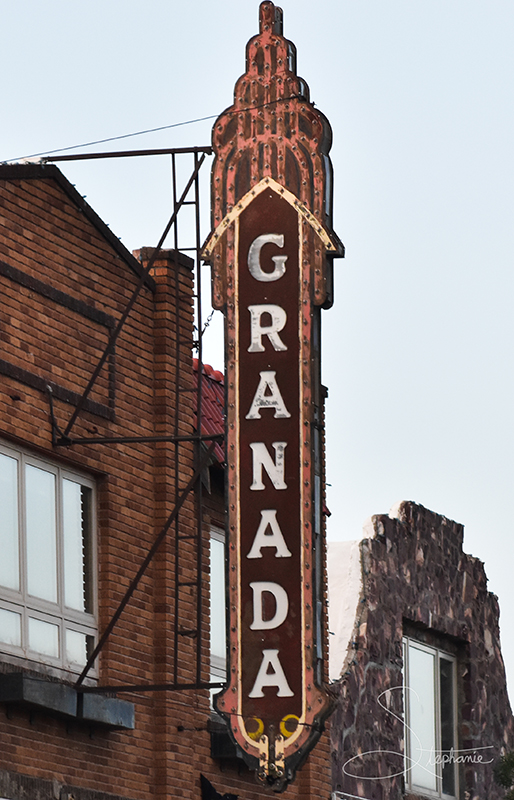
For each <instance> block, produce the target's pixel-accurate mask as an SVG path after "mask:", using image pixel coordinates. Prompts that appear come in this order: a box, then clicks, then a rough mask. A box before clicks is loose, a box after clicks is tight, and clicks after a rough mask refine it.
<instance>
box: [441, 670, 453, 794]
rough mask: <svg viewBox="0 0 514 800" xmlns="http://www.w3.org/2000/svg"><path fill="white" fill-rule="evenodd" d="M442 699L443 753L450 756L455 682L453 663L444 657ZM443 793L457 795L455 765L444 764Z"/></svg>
mask: <svg viewBox="0 0 514 800" xmlns="http://www.w3.org/2000/svg"><path fill="white" fill-rule="evenodd" d="M439 678H440V698H441V751H442V754H443V755H447V756H448V755H449V754H450V750H451V748H452V747H455V741H454V730H455V727H454V719H453V716H454V715H453V708H454V681H453V661H450V660H449V659H447V658H444V657H443V656H441V657H440V659H439ZM442 778H443V792H444V793H445V794H455V763H454V762H453V763H448V764H446V763H444V764H443V770H442Z"/></svg>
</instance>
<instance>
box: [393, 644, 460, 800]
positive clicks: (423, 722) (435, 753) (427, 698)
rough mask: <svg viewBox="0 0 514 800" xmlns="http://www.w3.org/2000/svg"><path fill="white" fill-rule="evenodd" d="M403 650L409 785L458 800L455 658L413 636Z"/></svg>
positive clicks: (406, 766)
mask: <svg viewBox="0 0 514 800" xmlns="http://www.w3.org/2000/svg"><path fill="white" fill-rule="evenodd" d="M403 647H404V657H403V664H404V709H405V744H406V750H405V754H406V759H405V782H406V785H407V787H408V788H409V789H411V790H412V791H419V792H422V793H423V794H424V795H428V796H433V797H442V798H444V797H457V795H458V791H457V781H458V775H457V769H456V757H457V754H456V751H457V748H458V745H457V726H456V720H457V709H456V696H457V692H456V660H455V657H454V656H452V655H449V654H448V653H445V652H443V651H442V650H439V649H438V648H435V647H429V646H427V645H425V644H421V643H420V642H417V641H416V640H414V639H411V638H409V637H406V638H404V641H403Z"/></svg>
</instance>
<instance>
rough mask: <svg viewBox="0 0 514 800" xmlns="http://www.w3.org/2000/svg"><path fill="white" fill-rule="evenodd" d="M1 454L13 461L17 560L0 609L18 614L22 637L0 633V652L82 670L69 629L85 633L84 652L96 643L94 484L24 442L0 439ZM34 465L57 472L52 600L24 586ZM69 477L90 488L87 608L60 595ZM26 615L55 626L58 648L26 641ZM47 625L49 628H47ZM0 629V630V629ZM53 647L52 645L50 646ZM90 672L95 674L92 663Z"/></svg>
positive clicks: (13, 657) (1, 591) (0, 594)
mask: <svg viewBox="0 0 514 800" xmlns="http://www.w3.org/2000/svg"><path fill="white" fill-rule="evenodd" d="M0 454H2V455H4V456H7V457H8V458H12V459H14V460H15V461H16V462H17V484H18V493H17V498H16V500H17V513H18V561H19V586H18V588H17V589H13V588H9V587H6V586H1V585H0V612H1V611H2V610H4V611H7V612H12V613H15V614H17V615H19V616H20V623H21V637H20V638H21V641H20V642H19V644H15V643H7V642H4V641H1V639H0V654H1V655H0V658H1V659H2V660H4V661H12V662H13V663H19V659H23V661H25V660H27V661H28V662H30V663H31V665H32V664H33V663H34V662H35V663H38V664H45V665H47V666H48V667H50V668H56V669H57V671H62V670H66V671H71V672H73V673H80V672H81V671H82V669H83V667H84V662H83V661H82V660H81V663H78V662H75V661H73V660H72V659H71V658H70V657H69V656H68V654H67V652H66V635H67V631H70V632H71V633H73V632H76V633H78V634H80V635H81V636H85V637H86V642H87V655H89V653H90V652H91V650H92V648H93V647H94V644H95V640H96V638H97V634H98V625H97V582H96V572H97V570H96V535H95V532H96V487H95V482H94V481H93V480H92V479H91V478H90V477H89V476H87V475H85V474H83V473H81V472H78V471H75V470H72V469H70V468H68V467H67V466H63V465H61V464H58V463H54V462H51V461H47V460H45V459H43V458H41V457H39V456H34V455H33V454H32V453H30V451H28V450H25V449H24V448H15V447H13V446H11V445H7V444H5V443H0ZM27 466H32V467H35V468H37V469H41V470H44V471H45V472H48V473H50V474H52V475H54V477H55V487H56V493H55V505H56V508H55V520H56V525H55V528H56V545H55V546H56V564H55V566H56V580H57V585H56V602H54V601H52V600H48V599H43V598H40V597H35V596H33V595H30V594H29V592H28V586H27V583H28V581H27V575H28V556H27V530H26V521H27V520H26V512H25V500H26V497H25V476H26V467H27ZM64 480H68V481H72V482H74V483H78V484H80V485H81V486H84V487H87V488H88V489H90V490H91V508H90V531H89V536H90V541H89V542H88V550H89V553H88V556H89V564H88V570H87V573H88V574H87V580H88V584H89V591H88V600H89V608H88V610H87V611H81V610H78V609H74V608H70V607H68V606H66V604H65V599H64V587H65V583H64V580H65V576H64V572H65V564H64V557H65V556H64V530H63V491H62V486H63V481H64ZM29 620H35V621H36V622H37V621H38V620H39V621H41V622H44V623H49V624H51V625H52V626H55V627H56V630H57V641H58V652H57V653H56V654H51V653H50V652H47V653H42V652H38V651H37V650H35V649H31V648H30V646H29V624H30V622H29ZM48 630H50V629H48ZM0 634H1V631H0ZM49 649H51V648H49ZM90 675H91V677H94V676H96V675H97V672H96V671H95V669H91V672H90Z"/></svg>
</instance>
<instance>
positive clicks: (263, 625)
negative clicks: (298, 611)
mask: <svg viewBox="0 0 514 800" xmlns="http://www.w3.org/2000/svg"><path fill="white" fill-rule="evenodd" d="M250 588H251V590H252V592H253V622H252V624H251V625H250V630H252V631H266V630H268V631H269V630H272V629H273V628H278V626H279V625H282V623H283V622H284V620H285V618H286V617H287V612H288V611H289V598H288V596H287V592H286V590H285V589H284V588H283V587H282V586H280V584H279V583H272V582H271V581H254V582H253V583H251V584H250ZM263 592H269V593H270V594H272V595H273V597H274V598H275V613H274V615H273V617H272V618H271V619H263V618H262V594H263Z"/></svg>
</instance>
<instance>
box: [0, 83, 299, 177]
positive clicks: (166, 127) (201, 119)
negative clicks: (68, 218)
mask: <svg viewBox="0 0 514 800" xmlns="http://www.w3.org/2000/svg"><path fill="white" fill-rule="evenodd" d="M299 98H301V95H298V94H294V95H291V97H279V98H277V100H270V101H268V102H267V103H261V105H258V106H247V107H246V108H237V109H234V110H233V111H227V112H225V113H226V114H240V113H242V112H244V111H256V110H257V109H259V108H264V107H265V106H271V105H274V104H275V103H281V102H285V101H288V100H297V99H299ZM219 116H220V115H219V114H210V115H209V116H208V117H197V119H188V120H185V121H184V122H174V123H172V124H171V125H161V127H160V128H148V129H147V130H144V131H135V132H134V133H124V134H123V135H122V136H110V137H109V138H107V139H97V140H96V141H94V142H85V143H83V144H73V145H71V146H70V147H58V148H56V149H55V150H43V151H42V152H41V153H31V154H30V155H28V156H19V157H18V158H9V159H7V160H6V161H3V162H2V163H3V164H10V163H11V162H13V161H14V162H16V161H25V160H27V159H29V158H38V157H39V156H49V155H52V154H53V153H64V152H66V151H67V150H77V149H78V148H79V147H92V146H93V145H95V144H105V143H106V142H117V141H120V140H121V139H130V138H131V137H132V136H143V135H144V134H146V133H156V132H157V131H167V130H170V129H171V128H180V127H182V126H184V125H193V124H194V123H195V122H205V121H206V120H209V119H217V118H218V117H219Z"/></svg>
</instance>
